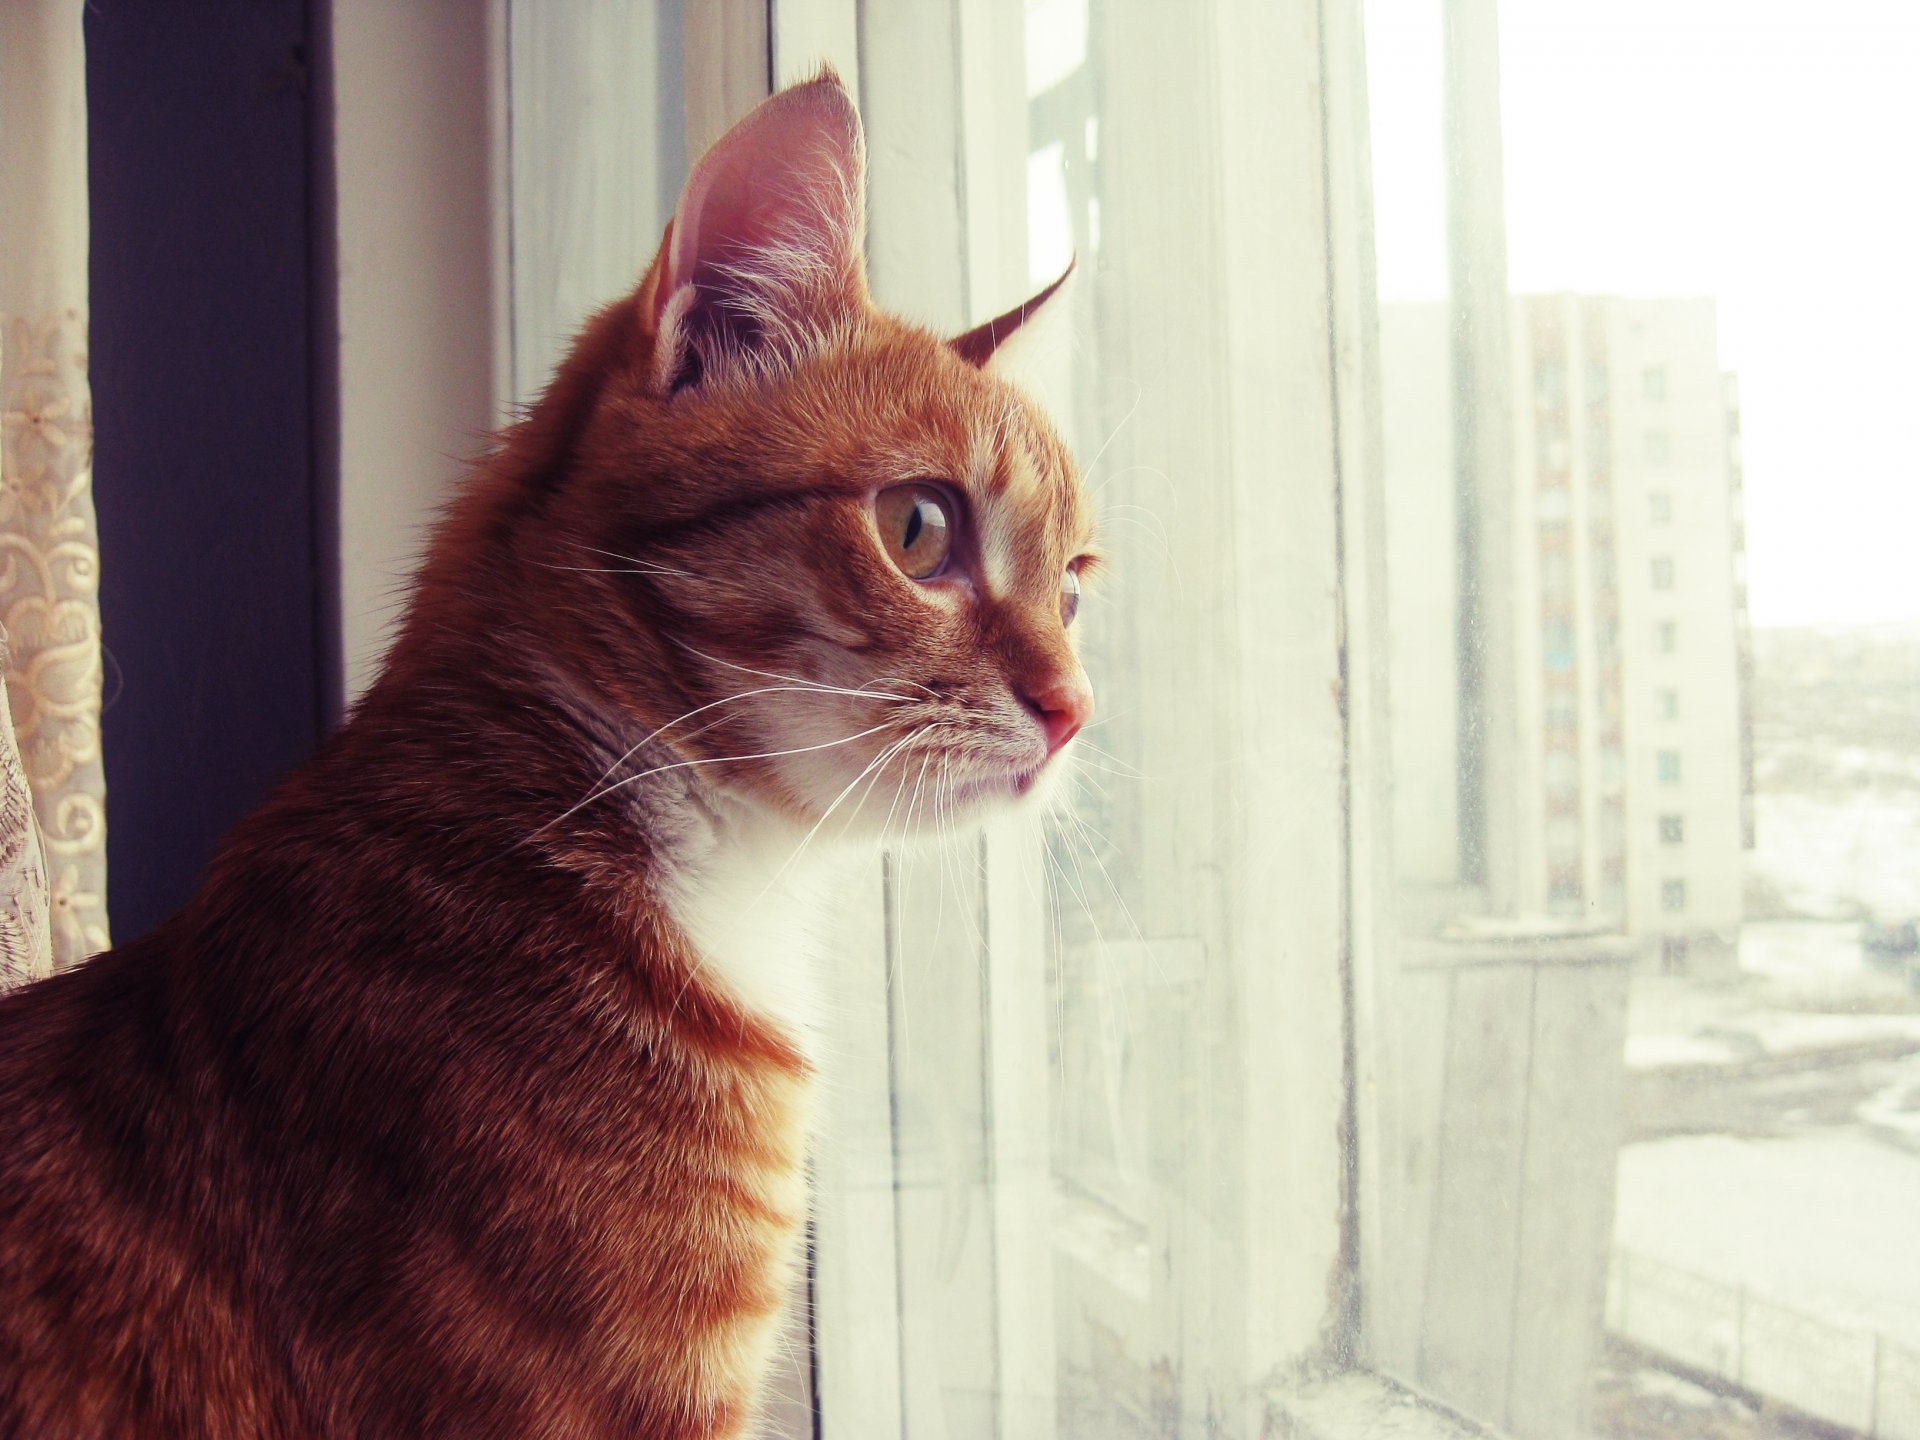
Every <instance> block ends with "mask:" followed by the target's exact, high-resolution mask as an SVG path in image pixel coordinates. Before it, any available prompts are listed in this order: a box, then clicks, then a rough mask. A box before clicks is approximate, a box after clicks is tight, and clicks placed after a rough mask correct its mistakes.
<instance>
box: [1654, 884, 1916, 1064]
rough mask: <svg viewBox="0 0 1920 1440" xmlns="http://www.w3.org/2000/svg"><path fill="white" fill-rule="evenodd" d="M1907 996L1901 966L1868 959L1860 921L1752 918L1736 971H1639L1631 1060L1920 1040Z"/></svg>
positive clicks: (1743, 1057) (1727, 1057)
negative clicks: (1717, 975)
mask: <svg viewBox="0 0 1920 1440" xmlns="http://www.w3.org/2000/svg"><path fill="white" fill-rule="evenodd" d="M1910 1002H1911V996H1910V995H1909V992H1908V989H1907V985H1906V981H1905V980H1904V979H1903V978H1902V977H1901V976H1899V975H1897V974H1894V973H1892V972H1890V971H1887V970H1883V969H1881V968H1879V967H1876V966H1872V965H1869V964H1868V963H1867V962H1866V959H1865V957H1864V955H1863V954H1862V952H1861V948H1860V927H1859V924H1858V923H1857V922H1855V921H1851V920H1771V921H1762V922H1753V923H1749V924H1748V925H1746V926H1745V927H1744V928H1743V929H1742V930H1741V933H1740V974H1739V975H1738V976H1737V977H1735V978H1734V979H1732V980H1730V981H1725V982H1720V983H1711V984H1703V983H1701V982H1699V981H1697V980H1691V979H1688V978H1686V977H1683V976H1669V975H1642V976H1639V977H1637V978H1636V979H1635V980H1634V984H1633V992H1632V998H1631V1000H1630V1002H1629V1010H1628V1018H1627V1067H1628V1069H1630V1070H1654V1069H1665V1068H1669V1067H1676V1066H1693V1065H1731V1064H1739V1063H1741V1062H1743V1061H1748V1060H1755V1059H1760V1058H1763V1057H1766V1056H1779V1055H1804V1054H1808V1053H1810V1052H1816V1051H1837V1050H1846V1049H1850V1048H1853V1047H1857V1046H1860V1045H1864V1044H1872V1043H1878V1042H1884V1041H1898V1040H1911V1041H1913V1042H1914V1043H1916V1044H1920V1011H1915V1010H1914V1009H1913V1008H1912V1007H1911V1003H1910ZM1903 1012H1904V1013H1903Z"/></svg>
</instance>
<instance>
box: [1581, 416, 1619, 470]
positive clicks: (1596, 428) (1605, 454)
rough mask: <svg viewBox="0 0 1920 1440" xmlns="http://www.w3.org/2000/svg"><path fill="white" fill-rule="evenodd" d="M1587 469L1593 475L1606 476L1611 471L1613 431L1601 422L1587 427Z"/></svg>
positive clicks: (1597, 421)
mask: <svg viewBox="0 0 1920 1440" xmlns="http://www.w3.org/2000/svg"><path fill="white" fill-rule="evenodd" d="M1587 469H1589V470H1590V471H1592V472H1593V473H1594V474H1595V475H1606V474H1609V473H1610V472H1611V471H1612V469H1613V431H1612V430H1610V429H1609V428H1608V427H1607V424H1606V422H1605V421H1603V420H1596V421H1595V422H1593V424H1591V425H1589V426H1588V427H1587Z"/></svg>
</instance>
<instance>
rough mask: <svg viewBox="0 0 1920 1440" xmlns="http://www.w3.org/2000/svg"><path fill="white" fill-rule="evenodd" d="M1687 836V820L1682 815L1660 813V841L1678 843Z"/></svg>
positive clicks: (1665, 843)
mask: <svg viewBox="0 0 1920 1440" xmlns="http://www.w3.org/2000/svg"><path fill="white" fill-rule="evenodd" d="M1686 838H1687V821H1686V817H1685V816H1684V815H1662V816H1661V817H1660V843H1661V844H1662V845H1679V844H1682V843H1683V842H1685V840H1686Z"/></svg>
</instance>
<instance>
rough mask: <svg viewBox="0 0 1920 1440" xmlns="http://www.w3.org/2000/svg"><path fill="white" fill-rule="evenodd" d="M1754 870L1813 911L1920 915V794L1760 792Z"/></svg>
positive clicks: (1792, 902)
mask: <svg viewBox="0 0 1920 1440" xmlns="http://www.w3.org/2000/svg"><path fill="white" fill-rule="evenodd" d="M1754 831H1755V839H1756V842H1757V843H1756V844H1755V847H1754V849H1753V851H1752V853H1751V854H1750V855H1749V856H1748V857H1747V861H1748V867H1749V873H1750V874H1752V875H1753V876H1754V877H1755V878H1757V879H1760V880H1763V881H1765V882H1768V883H1770V884H1772V885H1773V886H1775V887H1776V888H1777V889H1778V890H1779V892H1780V896H1781V898H1782V899H1783V900H1784V901H1785V902H1786V903H1787V905H1789V906H1790V907H1791V908H1793V909H1794V910H1796V911H1798V912H1800V913H1801V914H1806V915H1830V916H1836V917H1838V916H1845V915H1850V914H1855V913H1858V907H1860V906H1865V907H1866V908H1867V909H1868V910H1870V911H1872V912H1873V913H1874V914H1876V915H1878V916H1880V917H1881V918H1882V919H1887V920H1904V919H1908V918H1910V917H1913V916H1920V863H1916V857H1920V796H1917V795H1916V794H1915V793H1914V792H1912V791H1910V790H1909V791H1900V790H1893V791H1889V790H1887V789H1884V788H1870V789H1869V788H1861V789H1854V790H1848V789H1844V788H1840V787H1838V786H1836V787H1835V788H1834V789H1833V790H1831V791H1826V792H1822V793H1819V794H1806V793H1792V794H1771V795H1770V794H1767V793H1766V792H1765V791H1764V790H1762V791H1761V793H1759V794H1757V795H1756V796H1755V797H1754Z"/></svg>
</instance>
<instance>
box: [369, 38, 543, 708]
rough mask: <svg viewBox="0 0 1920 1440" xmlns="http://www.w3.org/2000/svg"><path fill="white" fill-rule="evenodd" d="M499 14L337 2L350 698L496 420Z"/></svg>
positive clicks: (388, 633) (382, 645)
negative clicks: (427, 540) (449, 497)
mask: <svg viewBox="0 0 1920 1440" xmlns="http://www.w3.org/2000/svg"><path fill="white" fill-rule="evenodd" d="M501 13H502V12H501V10H500V8H499V6H498V5H497V4H494V3H485V0H407V3H406V4H394V3H391V0H333V7H332V32H333V33H332V52H333V53H332V67H331V68H332V82H333V102H334V141H335V153H334V162H335V186H336V196H337V205H338V211H337V228H336V235H337V244H338V263H339V324H340V335H339V365H340V514H339V524H340V570H341V574H340V623H341V631H342V646H341V648H342V652H343V660H344V666H345V671H346V676H345V680H346V694H347V697H348V699H349V700H351V699H352V698H353V697H354V696H356V695H358V694H359V693H360V692H361V691H362V690H363V689H364V688H365V687H366V685H367V684H368V682H369V681H371V680H372V678H373V675H374V673H375V671H376V669H377V666H378V661H379V658H380V656H381V655H382V654H383V653H384V651H385V649H386V646H387V644H388V642H389V640H390V639H391V637H392V628H393V625H394V622H395V621H396V619H397V618H398V615H399V610H400V602H401V599H402V597H403V595H404V590H405V584H406V581H407V577H408V576H409V575H410V574H411V572H412V568H413V565H414V562H415V560H416V559H417V558H418V555H419V551H420V546H421V542H422V540H423V538H424V532H425V527H426V524H427V523H428V522H429V520H430V519H431V516H432V512H433V510H434V507H435V506H436V505H437V504H438V502H439V501H440V499H441V497H442V496H443V495H445V493H446V491H447V488H448V486H449V485H450V484H452V483H453V482H454V480H455V479H457V478H458V476H459V474H460V473H461V468H462V464H463V462H465V461H466V460H468V459H471V458H472V457H473V456H475V455H477V454H478V453H479V452H480V450H481V448H482V446H483V444H484V442H485V438H486V435H487V433H488V431H489V430H490V429H491V428H492V426H493V425H494V424H495V422H496V417H497V403H496V397H497V396H498V394H499V392H500V388H501V378H502V377H503V375H504V358H505V357H504V354H503V347H502V346H501V345H500V344H499V342H498V337H499V336H500V335H501V334H502V333H503V327H502V326H501V325H500V324H499V323H498V317H499V315H500V305H499V298H498V291H499V287H498V284H497V279H496V277H497V276H498V275H499V274H500V273H501V270H502V267H501V265H500V263H499V262H500V260H501V259H502V255H501V253H500V252H501V250H502V248H503V247H502V246H501V245H500V243H499V239H498V234H499V232H498V229H497V226H498V224H499V220H498V218H497V217H501V216H503V215H504V214H505V207H504V206H503V205H501V204H498V203H496V195H495V190H496V181H495V162H494V159H493V157H494V155H495V154H496V153H498V151H497V147H496V146H495V145H494V144H493V139H492V137H493V133H494V125H495V118H494V115H493V112H492V107H491V103H490V97H491V96H492V95H494V94H496V93H498V91H497V88H496V86H495V84H494V83H493V76H494V74H495V70H496V57H497V55H498V53H499V41H498V37H499V35H500V34H501V32H502V28H503V27H502V25H501V18H500V17H501Z"/></svg>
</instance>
